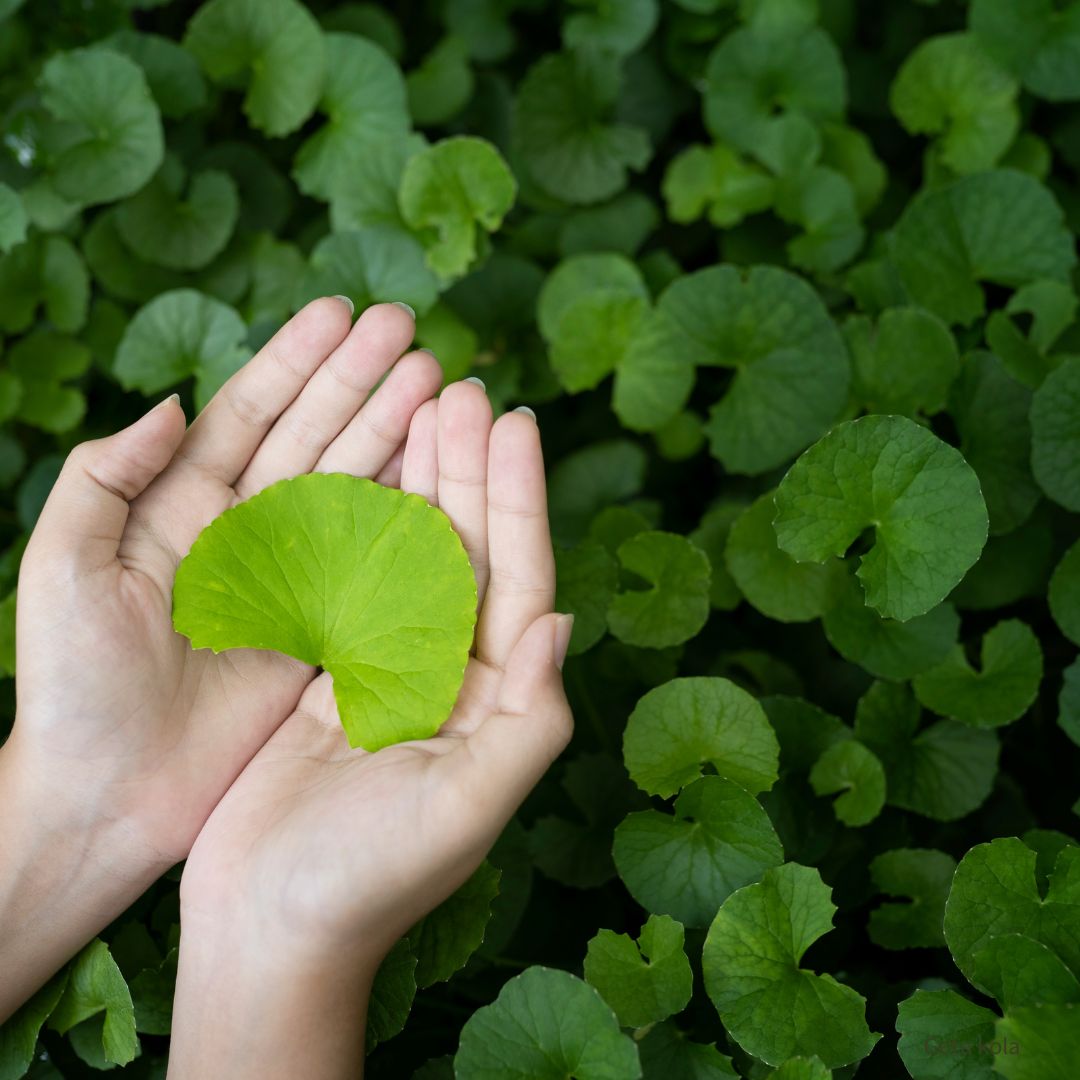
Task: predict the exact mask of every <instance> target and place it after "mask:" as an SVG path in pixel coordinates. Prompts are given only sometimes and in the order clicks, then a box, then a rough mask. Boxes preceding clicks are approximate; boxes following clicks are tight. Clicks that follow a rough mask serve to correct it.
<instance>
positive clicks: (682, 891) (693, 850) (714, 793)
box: [611, 776, 784, 926]
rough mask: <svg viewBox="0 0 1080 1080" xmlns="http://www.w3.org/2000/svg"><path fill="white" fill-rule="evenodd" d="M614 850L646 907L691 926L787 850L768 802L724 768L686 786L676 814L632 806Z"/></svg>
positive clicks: (621, 874) (621, 870) (625, 877)
mask: <svg viewBox="0 0 1080 1080" xmlns="http://www.w3.org/2000/svg"><path fill="white" fill-rule="evenodd" d="M611 854H612V856H613V858H614V859H615V866H616V868H617V869H618V871H619V877H621V878H622V880H623V882H624V884H625V885H626V887H627V889H628V890H629V891H630V895H631V896H632V897H633V898H634V899H635V900H636V901H637V902H638V903H639V904H641V906H642V907H643V908H645V909H646V910H647V911H651V912H653V913H654V914H658V915H659V914H663V915H671V916H672V917H673V918H676V919H678V920H679V921H680V922H682V923H684V924H685V925H687V926H707V925H708V923H709V920H710V919H711V918H712V916H713V914H714V913H715V912H716V909H717V907H718V906H719V905H720V904H721V902H722V901H723V900H724V898H725V897H726V896H728V895H730V894H731V892H732V891H733V890H735V889H738V888H741V887H742V886H743V885H746V884H748V883H749V882H751V881H757V879H758V878H759V877H761V874H762V872H763V871H764V870H765V869H766V868H768V867H770V866H777V865H779V864H780V862H781V861H782V860H783V858H784V852H783V848H782V847H781V846H780V840H779V838H778V837H777V835H776V832H775V830H774V829H773V826H772V822H770V821H769V816H768V814H766V813H765V811H764V810H763V809H762V806H761V803H759V802H758V801H757V799H755V798H754V796H753V795H751V794H750V793H749V792H748V791H746V790H745V789H744V788H741V787H739V785H738V784H734V783H732V782H731V781H730V780H725V779H723V778H722V777H719V776H703V777H702V778H701V779H700V780H695V781H694V782H693V783H692V784H690V785H689V786H688V787H686V788H684V789H683V791H682V794H680V795H679V797H678V798H677V799H676V800H675V806H674V814H666V813H663V812H662V811H659V810H642V811H640V812H638V813H635V814H630V815H629V816H628V817H627V818H626V820H625V821H623V823H622V824H621V825H619V827H618V828H617V829H616V830H615V843H614V845H613V847H612V849H611Z"/></svg>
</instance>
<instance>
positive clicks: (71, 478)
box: [28, 394, 184, 573]
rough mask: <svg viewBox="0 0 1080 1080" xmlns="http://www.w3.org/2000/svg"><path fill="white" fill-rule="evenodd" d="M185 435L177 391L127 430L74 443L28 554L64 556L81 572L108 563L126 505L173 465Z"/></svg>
mask: <svg viewBox="0 0 1080 1080" xmlns="http://www.w3.org/2000/svg"><path fill="white" fill-rule="evenodd" d="M183 437H184V410H183V409H182V408H181V407H180V399H179V398H178V397H177V396H176V395H175V394H174V395H173V396H172V397H170V398H168V399H166V400H165V401H163V402H161V403H160V404H159V405H156V406H155V407H154V408H153V409H151V410H150V411H149V412H148V413H147V414H146V415H145V416H143V417H142V418H141V419H139V420H137V421H136V422H135V423H134V424H132V425H131V426H130V427H127V428H124V430H123V431H119V432H117V433H116V434H115V435H110V436H109V437H108V438H107V439H98V440H96V441H94V442H85V443H82V444H80V445H79V446H76V447H75V449H74V450H72V451H71V453H70V454H69V455H68V458H67V461H65V462H64V467H63V469H61V471H60V476H59V477H58V478H57V481H56V483H55V484H54V485H53V489H52V491H51V492H50V493H49V497H48V499H47V500H46V502H45V506H44V508H43V509H42V511H41V516H40V517H39V518H38V523H37V526H36V527H35V529H34V534H33V537H32V538H31V541H30V546H29V552H28V554H29V553H35V554H36V553H37V552H38V551H41V552H43V553H47V554H48V556H49V557H50V559H51V560H52V559H54V558H60V559H64V560H66V561H67V564H68V565H69V566H71V567H72V568H73V569H75V570H76V571H77V572H79V573H89V572H92V571H94V570H99V569H101V568H102V567H104V566H107V565H109V564H110V563H111V562H112V561H113V560H114V559H115V558H116V552H117V548H118V547H119V545H120V538H121V537H122V536H123V535H124V526H125V525H126V524H127V519H128V504H129V503H130V502H131V500H132V499H134V498H135V496H136V495H138V494H140V492H142V491H144V490H145V489H146V488H147V487H148V486H149V484H150V482H151V481H152V480H153V479H154V477H156V476H157V475H158V474H159V473H160V472H161V471H162V470H163V469H164V468H165V466H166V465H168V464H169V462H170V461H171V460H172V457H173V454H175V453H176V449H177V447H178V446H179V445H180V442H181V440H182V439H183ZM50 565H55V562H51V563H50Z"/></svg>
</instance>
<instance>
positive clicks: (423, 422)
mask: <svg viewBox="0 0 1080 1080" xmlns="http://www.w3.org/2000/svg"><path fill="white" fill-rule="evenodd" d="M436 414H437V415H436ZM489 442H490V446H489ZM401 482H402V487H403V488H405V489H406V490H412V491H418V492H421V493H423V494H425V495H426V496H427V497H428V498H429V500H431V501H432V502H437V503H438V504H439V505H440V506H441V507H442V509H444V510H445V511H446V513H447V514H448V515H449V516H450V518H451V520H452V521H453V523H454V525H455V527H456V528H457V530H458V532H459V534H460V535H461V536H462V538H463V540H464V542H465V545H466V547H467V549H468V550H469V553H470V557H471V559H472V562H473V567H474V570H475V572H476V575H477V582H478V586H479V591H480V594H481V597H482V604H481V610H480V615H479V619H478V625H477V637H476V648H475V650H474V651H475V655H474V656H473V658H472V659H471V660H470V661H469V665H468V668H467V670H466V674H465V681H464V685H463V688H462V692H461V694H460V695H459V699H458V702H457V705H456V707H455V709H454V711H453V714H452V715H451V717H450V718H449V720H448V721H447V722H446V724H444V726H443V728H442V729H441V730H440V732H439V734H438V735H436V736H435V737H434V738H432V739H426V740H423V741H415V742H410V743H403V744H399V745H397V746H391V747H387V748H385V749H383V750H379V751H378V752H376V753H366V752H364V751H362V750H353V749H350V748H349V746H348V743H347V741H346V739H345V736H344V733H343V731H342V728H341V724H340V722H339V719H338V714H337V709H336V707H335V704H334V698H333V690H332V684H331V680H330V676H329V675H326V674H323V675H320V676H319V677H318V678H317V679H315V680H314V681H313V682H312V683H310V685H309V686H308V687H307V688H306V689H305V691H304V693H303V695H302V697H301V699H300V701H299V703H298V705H297V708H296V709H295V711H293V712H292V714H291V715H290V716H289V717H288V719H286V720H285V722H284V723H283V724H281V726H280V727H279V728H278V730H277V731H276V732H275V733H274V735H273V736H272V737H271V738H270V740H269V741H268V742H267V743H266V745H265V746H264V747H263V748H262V749H261V750H260V751H259V753H258V754H256V756H255V757H254V759H253V760H252V761H251V763H250V764H249V765H248V766H247V768H246V769H245V770H244V772H243V773H242V774H241V775H240V777H239V778H238V779H237V781H236V782H235V783H234V784H233V786H232V788H231V789H230V791H229V792H228V794H227V795H226V797H225V798H224V799H223V800H222V801H221V803H220V804H219V806H218V807H217V809H216V810H215V811H214V813H213V814H212V815H211V817H210V820H209V821H208V822H207V824H206V827H205V828H204V829H203V831H202V833H201V834H200V836H199V839H198V841H197V843H196V845H195V848H194V850H193V851H192V855H191V858H190V859H189V861H188V864H187V867H186V869H185V875H184V886H183V888H184V892H185V897H186V906H187V910H189V911H191V910H198V909H199V908H203V909H205V910H206V911H207V914H208V916H211V917H212V912H213V911H214V910H215V909H218V910H220V906H221V904H222V903H223V902H227V899H228V898H229V897H230V896H231V895H232V893H233V890H234V889H235V888H236V882H237V880H238V879H239V880H242V881H247V882H256V883H258V886H257V887H258V889H259V909H260V911H261V912H263V913H264V915H265V917H267V918H269V919H272V920H273V922H274V925H280V926H285V927H292V928H302V934H303V936H304V938H305V940H306V943H307V944H308V945H310V944H312V938H313V937H314V938H315V939H316V940H315V941H314V945H315V947H317V948H318V947H320V946H322V947H324V948H325V950H326V952H327V953H328V954H331V953H332V952H333V950H334V948H335V947H336V946H335V943H336V942H340V941H341V940H342V938H343V936H344V937H345V938H347V939H352V940H355V939H356V938H357V937H358V936H363V937H364V938H365V939H366V940H368V941H369V942H370V941H373V940H374V941H375V942H376V943H377V944H379V945H381V946H382V947H384V948H386V947H389V945H390V944H391V943H392V942H393V940H394V939H395V938H396V937H398V936H400V935H401V934H402V933H404V932H405V931H406V930H407V929H408V927H409V926H410V925H411V924H412V923H413V922H415V921H416V920H417V919H419V918H420V917H421V916H422V915H423V914H424V913H425V912H426V911H427V910H429V909H430V908H431V907H432V906H434V904H436V903H438V902H439V901H440V900H441V899H443V898H444V897H445V896H446V895H448V894H449V893H450V892H451V891H453V889H454V888H456V887H457V886H458V885H459V884H460V883H461V882H462V881H463V880H464V879H465V877H467V876H468V874H469V873H470V872H471V871H472V869H473V868H474V867H475V866H476V865H477V864H478V863H479V861H480V860H481V859H482V857H483V855H484V853H485V852H486V851H487V849H488V848H489V847H490V846H491V844H492V842H493V841H494V840H495V838H496V836H497V835H498V832H499V830H500V828H501V827H502V825H503V823H504V822H505V820H506V818H507V817H508V816H509V814H510V813H511V812H512V811H513V809H514V807H515V806H516V805H517V803H518V802H519V801H520V800H521V798H522V797H523V796H524V794H525V793H526V792H527V791H528V789H529V787H531V786H532V784H533V783H534V782H535V781H536V779H538V778H539V775H540V773H541V772H542V771H543V770H544V769H545V768H546V767H547V765H548V763H549V762H550V760H551V758H552V757H554V755H555V754H556V753H557V752H558V751H559V750H560V749H561V748H562V745H563V744H564V742H565V738H566V737H567V735H568V730H567V727H566V723H567V721H568V712H565V711H564V713H563V715H562V716H561V717H558V716H556V717H555V718H554V721H552V717H550V716H549V717H547V718H544V717H543V716H542V715H541V716H532V717H530V716H529V713H530V710H533V709H536V710H538V711H539V712H542V711H543V710H542V708H541V706H542V705H543V702H542V700H540V699H541V697H542V695H541V694H539V693H537V692H536V689H537V688H536V687H535V686H532V685H530V684H529V679H530V678H532V677H533V676H534V675H535V670H536V664H535V662H534V661H530V660H529V658H528V656H527V655H526V654H529V653H530V650H531V651H532V652H533V653H536V652H537V650H539V651H540V653H541V654H542V655H543V656H544V658H545V659H546V660H547V662H548V664H549V665H550V657H551V644H550V635H551V633H552V628H553V627H552V623H551V621H550V616H549V617H548V618H545V614H546V613H549V612H550V611H551V604H552V599H553V592H554V589H553V585H554V570H553V562H552V553H551V546H550V539H549V536H548V527H547V516H546V511H545V506H544V481H543V463H542V459H541V456H540V447H539V440H538V438H537V434H536V427H535V424H534V423H533V421H532V420H529V419H527V418H525V417H522V416H512V415H510V416H507V417H504V418H503V419H502V420H500V421H499V423H498V424H496V425H495V427H494V429H492V425H491V412H490V406H489V405H488V402H487V399H486V397H485V396H484V395H483V393H482V392H481V391H480V390H479V389H478V388H475V387H469V386H463V385H462V386H453V387H450V388H449V389H448V390H447V391H445V392H444V394H443V395H442V397H441V398H440V399H439V402H438V404H437V405H436V403H434V402H432V403H429V405H425V406H424V407H423V409H422V410H421V411H420V412H419V413H418V414H417V416H416V418H415V419H414V422H413V428H412V431H411V432H410V435H409V441H408V443H407V445H406V450H405V463H404V466H403V471H402V477H401ZM489 578H490V587H488V586H489ZM545 630H546V634H547V636H546V637H545V636H544V632H545ZM530 635H531V638H530V640H529V641H524V639H525V638H526V637H527V636H530ZM523 641H524V646H523V651H521V650H519V651H518V652H517V653H515V649H516V648H517V647H518V645H519V643H521V642H523ZM544 650H546V652H545V651H544ZM529 664H532V667H531V668H530V667H529ZM519 669H520V670H519ZM558 701H559V702H560V703H561V707H562V708H563V709H564V710H565V699H564V698H562V696H561V686H560V687H559V690H558ZM556 711H557V710H556ZM500 721H501V722H502V725H503V727H502V728H501V729H500V727H499V723H500ZM521 727H524V728H525V729H526V730H524V731H521V730H517V729H519V728H521ZM388 883H393V885H394V888H392V889H388V888H387V884H388ZM320 935H321V938H320Z"/></svg>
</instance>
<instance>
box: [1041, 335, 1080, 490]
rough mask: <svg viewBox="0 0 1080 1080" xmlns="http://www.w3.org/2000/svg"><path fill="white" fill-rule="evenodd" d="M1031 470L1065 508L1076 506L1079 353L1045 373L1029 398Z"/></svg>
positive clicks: (1079, 449)
mask: <svg viewBox="0 0 1080 1080" xmlns="http://www.w3.org/2000/svg"><path fill="white" fill-rule="evenodd" d="M1031 471H1032V472H1033V473H1034V475H1035V479H1036V481H1037V482H1038V484H1039V487H1041V488H1042V489H1043V491H1045V492H1046V494H1047V495H1049V496H1050V498H1051V499H1053V500H1054V502H1056V503H1060V504H1061V505H1062V506H1064V507H1065V508H1066V509H1067V510H1080V356H1070V357H1067V358H1066V359H1065V360H1064V361H1063V362H1062V364H1061V365H1060V366H1059V367H1058V368H1056V369H1055V370H1054V371H1052V372H1050V374H1049V375H1047V377H1046V379H1045V381H1044V382H1043V384H1042V386H1040V387H1039V389H1038V390H1036V391H1035V396H1034V397H1033V398H1032V401H1031Z"/></svg>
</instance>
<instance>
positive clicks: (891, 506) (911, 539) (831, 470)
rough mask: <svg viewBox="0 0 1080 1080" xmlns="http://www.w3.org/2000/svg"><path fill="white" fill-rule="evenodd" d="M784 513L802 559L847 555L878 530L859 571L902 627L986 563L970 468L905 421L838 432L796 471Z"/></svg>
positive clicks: (780, 518) (782, 521) (873, 599)
mask: <svg viewBox="0 0 1080 1080" xmlns="http://www.w3.org/2000/svg"><path fill="white" fill-rule="evenodd" d="M776 510H777V515H776V519H775V526H776V538H777V542H778V543H779V545H780V548H781V550H782V551H786V552H787V553H788V554H789V555H790V556H791V557H792V558H794V559H797V560H799V561H809V562H824V561H825V560H826V559H827V558H829V557H830V556H842V555H844V554H845V553H846V552H847V551H848V549H849V548H850V547H851V545H852V544H853V543H854V542H855V541H856V540H857V539H858V538H859V536H860V535H861V534H862V532H863V530H865V529H867V528H870V527H871V526H872V527H873V529H874V543H873V546H872V547H871V548H870V550H869V551H868V552H867V553H866V554H865V555H863V556H862V557H861V559H860V564H859V569H858V571H857V574H858V577H859V579H860V581H861V582H862V584H863V588H864V590H865V591H866V603H867V604H868V605H869V606H870V607H872V608H873V609H874V610H875V611H877V612H878V613H879V614H881V615H883V616H885V617H887V618H892V619H899V620H901V621H903V620H906V619H913V618H915V616H917V615H922V614H924V613H925V612H927V611H929V610H930V609H931V608H932V607H934V606H935V605H936V604H938V603H940V602H941V601H942V600H943V599H944V598H945V597H946V596H947V595H948V593H949V591H950V590H951V589H952V588H953V586H954V585H956V584H957V583H958V582H959V581H960V579H961V578H962V577H963V576H964V574H965V573H966V572H967V571H968V570H969V569H970V568H971V566H972V565H973V564H974V563H975V561H976V559H978V557H979V554H980V553H981V551H982V549H983V545H984V544H985V543H986V536H987V528H988V522H987V515H986V504H985V503H984V502H983V497H982V492H981V491H980V489H979V481H978V478H977V477H976V476H975V473H974V472H973V471H972V469H971V467H970V466H969V465H968V464H967V462H965V461H964V459H963V457H961V455H960V453H959V452H958V451H957V450H954V449H953V448H952V447H951V446H949V445H947V444H946V443H943V442H942V441H941V440H940V439H938V438H937V437H936V436H934V435H932V434H931V433H930V432H929V431H927V430H926V429H925V428H923V427H920V425H918V424H916V423H914V421H911V420H907V419H905V418H904V417H901V416H866V417H863V418H862V419H860V420H853V421H849V422H847V423H844V424H840V425H838V426H837V427H836V428H834V429H833V430H832V431H831V432H830V433H829V434H828V435H826V436H825V438H823V439H821V440H820V442H818V443H816V444H815V445H814V446H812V447H811V448H810V449H809V450H807V451H806V453H804V454H803V455H802V456H801V457H800V458H799V460H798V461H796V462H795V464H794V465H793V466H792V467H791V469H790V470H789V471H788V474H787V475H786V476H785V477H784V479H783V480H782V481H781V483H780V487H779V488H778V489H777V491H776Z"/></svg>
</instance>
